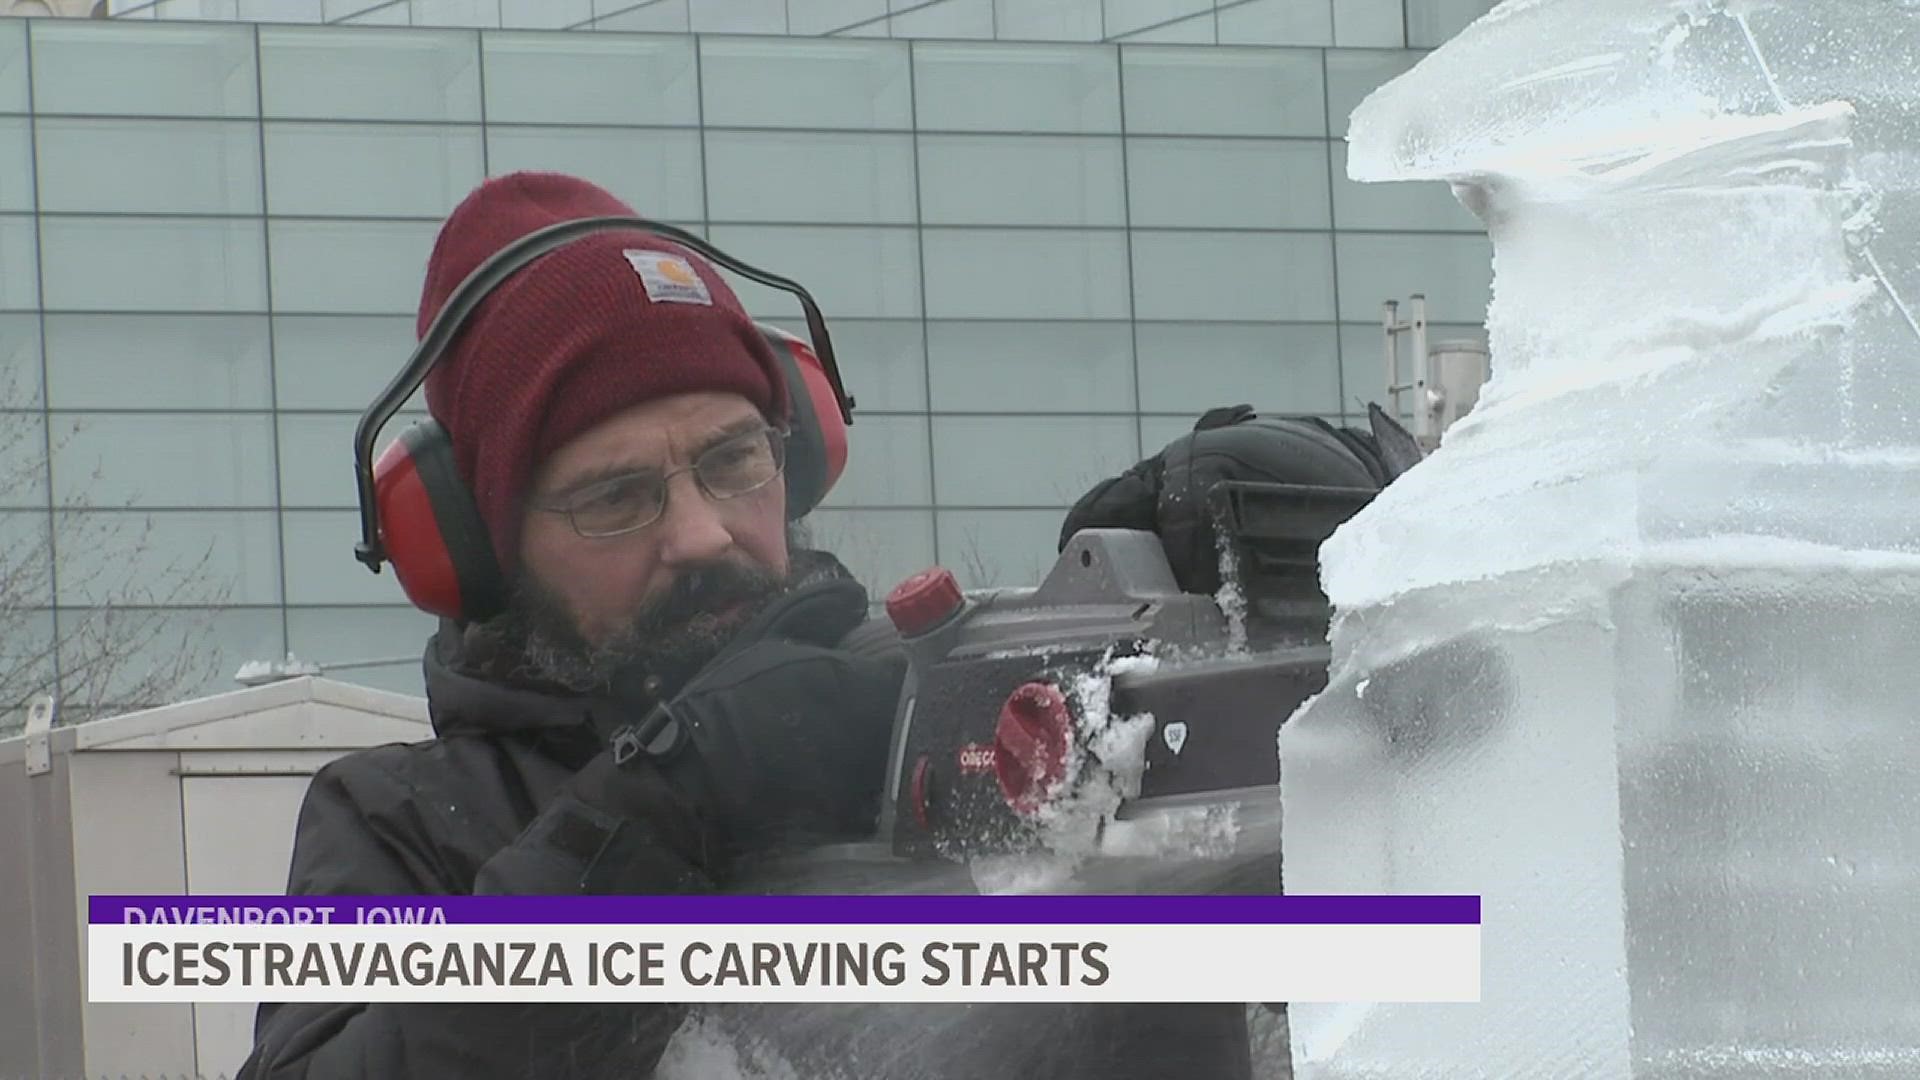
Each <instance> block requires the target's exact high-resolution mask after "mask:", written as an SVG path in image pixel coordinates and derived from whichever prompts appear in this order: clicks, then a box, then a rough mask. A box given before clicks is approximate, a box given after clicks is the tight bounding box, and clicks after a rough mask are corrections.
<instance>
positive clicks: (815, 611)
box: [666, 580, 906, 854]
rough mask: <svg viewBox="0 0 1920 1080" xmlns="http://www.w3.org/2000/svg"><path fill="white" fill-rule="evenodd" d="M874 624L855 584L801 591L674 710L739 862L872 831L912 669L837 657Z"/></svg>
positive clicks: (726, 654)
mask: <svg viewBox="0 0 1920 1080" xmlns="http://www.w3.org/2000/svg"><path fill="white" fill-rule="evenodd" d="M866 613H867V593H866V590H865V589H863V588H861V587H860V585H859V584H857V583H855V582H852V581H845V580H842V581H832V582H825V583H821V584H817V585H809V586H804V587H802V588H800V589H796V590H795V591H794V592H792V593H790V594H788V595H787V596H785V597H783V598H781V599H780V600H779V601H777V602H776V603H775V604H774V605H773V606H772V607H770V608H769V609H768V610H767V611H765V612H763V613H762V614H761V615H760V616H759V617H758V618H756V619H754V620H753V622H751V623H749V624H748V625H747V627H746V628H745V629H743V630H742V631H741V633H740V634H739V635H738V636H737V637H736V638H735V639H734V641H733V642H731V643H730V644H729V645H728V647H727V648H726V649H725V650H723V651H722V653H721V654H720V655H719V656H718V657H717V658H715V659H714V661H713V662H712V663H711V664H709V665H708V666H707V667H706V668H704V669H703V670H702V671H701V672H700V673H699V674H698V675H696V676H694V677H693V679H692V680H690V681H689V682H688V684H687V686H686V688H685V689H684V690H682V691H681V692H680V693H679V694H678V695H677V696H675V697H674V699H673V700H672V701H670V702H668V703H667V706H666V709H667V711H668V713H669V714H671V716H672V718H673V720H674V722H675V723H677V724H678V725H679V726H680V727H681V728H682V729H683V730H684V732H685V737H686V740H687V742H688V743H689V746H688V752H687V753H686V754H684V755H682V756H680V757H678V758H676V759H675V761H674V762H673V764H672V765H671V766H670V768H672V769H673V770H674V771H675V775H676V776H679V777H683V778H685V779H686V780H687V782H688V783H689V786H691V787H694V788H695V789H696V790H698V791H699V792H700V794H701V796H702V798H701V801H702V803H703V804H704V805H705V807H706V808H707V809H708V810H709V811H710V812H711V813H712V815H713V819H714V824H715V825H716V826H717V829H718V831H719V834H720V836H721V837H722V838H723V840H724V843H725V846H726V848H727V849H728V853H729V854H739V853H743V852H748V851H766V850H769V849H771V848H774V847H778V846H785V845H798V844H803V843H808V842H819V841H822V840H832V839H847V838H852V837H858V836H863V835H865V834H866V833H868V832H870V831H871V829H872V827H873V823H874V819H875V813H876V810H877V807H878V799H879V795H880V788H881V785H882V784H883V782H884V781H885V773H886V755H887V748H888V745H889V743H890V742H891V739H892V731H893V716H894V710H895V708H896V706H897V705H898V702H899V698H900V684H901V681H902V679H903V678H904V677H905V674H906V657H905V655H904V653H895V654H892V655H888V656H882V657H868V656H860V655H856V654H854V653H852V652H849V651H846V650H843V649H840V648H837V647H836V646H837V645H838V644H839V642H840V641H841V639H843V638H844V637H846V635H847V633H848V632H849V631H850V630H852V629H853V628H854V627H855V626H857V625H859V624H860V622H861V621H862V620H864V619H865V618H866Z"/></svg>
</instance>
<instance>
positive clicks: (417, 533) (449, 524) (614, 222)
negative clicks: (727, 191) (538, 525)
mask: <svg viewBox="0 0 1920 1080" xmlns="http://www.w3.org/2000/svg"><path fill="white" fill-rule="evenodd" d="M610 229H637V230H641V231H644V232H650V233H655V234H658V235H660V236H664V237H666V238H668V239H670V240H673V241H674V242H676V243H678V244H680V245H682V246H683V247H686V248H687V249H689V250H691V251H694V252H697V253H698V254H700V255H702V256H704V257H705V258H706V259H708V260H709V261H711V262H713V263H714V264H716V265H718V266H721V267H724V268H726V269H728V270H731V271H733V272H734V273H736V274H739V275H740V276H741V277H744V278H747V279H749V280H752V281H757V282H759V283H760V284H762V285H767V286H770V287H772V288H775V289H780V290H781V291H783V292H789V293H792V294H793V295H794V296H796V297H798V298H799V300H800V306H801V309H802V310H803V311H804V312H805V313H806V318H807V333H808V336H809V337H810V338H811V339H812V341H811V343H809V342H806V341H802V340H801V339H800V338H798V337H795V336H794V335H792V334H788V333H785V332H784V331H780V330H775V329H773V328H771V327H761V332H762V333H763V334H765V335H766V337H767V341H768V344H770V345H771V346H773V350H774V355H775V356H776V357H778V358H779V360H780V366H781V368H782V370H783V372H784V373H785V376H786V383H787V397H788V400H789V401H791V402H792V409H793V416H792V418H791V422H790V426H791V434H790V435H789V437H788V440H787V463H786V473H785V477H784V479H785V481H786V487H787V517H788V518H790V519H791V518H799V517H801V516H803V515H805V514H806V513H807V512H808V511H810V510H812V509H813V508H814V507H815V506H818V505H819V504H820V500H821V499H823V498H825V497H826V494H827V492H828V491H830V490H832V488H833V485H834V483H835V481H837V480H839V479H840V473H841V471H842V470H843V469H844V468H845V467H846V463H847V427H848V426H849V425H851V424H852V423H853V405H854V403H853V399H852V398H851V397H849V396H847V391H846V386H845V385H844V384H843V383H842V382H841V380H840V368H839V365H838V364H836V363H835V362H834V358H833V342H832V340H831V339H830V338H829V337H828V336H827V324H826V320H825V318H823V317H822V316H821V314H820V308H819V307H818V305H816V304H815V303H814V302H813V297H812V296H811V295H809V294H808V293H807V291H806V290H805V289H803V288H801V287H800V286H799V285H798V284H796V283H795V282H792V281H789V280H788V279H786V278H783V277H779V276H777V275H774V274H769V273H767V272H766V271H764V270H760V269H758V268H756V267H753V266H749V265H748V264H746V263H743V262H741V261H739V260H738V259H735V258H733V257H732V256H730V255H727V254H726V253H725V252H722V251H720V250H719V249H717V248H715V247H713V246H711V245H709V244H708V243H707V242H706V241H704V240H702V239H700V238H699V237H697V236H694V235H693V234H691V233H688V232H686V231H684V230H681V229H676V228H674V227H673V226H671V225H662V224H660V223H658V222H653V221H648V220H646V219H644V218H628V217H596V218H581V219H579V220H576V221H565V222H561V223H560V224H558V225H552V226H549V227H547V228H544V229H540V230H538V231H536V232H532V233H529V234H527V235H526V236H524V237H522V238H520V239H519V240H517V241H515V242H513V243H512V244H509V245H507V246H506V247H504V248H502V249H500V251H498V252H496V253H495V254H494V255H493V256H492V257H491V258H489V259H488V260H487V261H486V262H484V263H481V264H480V265H479V266H478V267H477V268H475V269H474V271H473V273H472V274H469V275H468V276H467V279H466V280H465V281H462V282H461V283H460V286H459V288H457V289H455V290H454V291H453V294H452V295H450V296H448V297H447V302H446V303H445V304H444V305H443V306H442V307H441V309H440V313H439V314H438V315H437V316H435V317H434V320H433V324H432V325H431V326H429V327H427V332H426V333H425V334H423V335H421V338H420V343H419V344H418V345H416V346H415V347H414V350H413V355H412V356H411V357H409V358H408V360H407V363H406V366H405V367H403V368H402V369H401V370H400V373H399V374H398V375H395V376H394V378H393V381H392V382H390V383H388V384H387V388H386V389H385V390H383V391H381V393H380V396H379V397H378V398H377V399H375V400H374V402H373V404H371V405H369V406H368V407H367V411H366V412H365V413H363V414H362V415H361V417H360V426H359V428H358V429H357V430H356V431H355V432H354V437H353V465H354V480H355V483H356V484H357V486H358V488H359V493H360V542H359V543H358V544H355V545H354V557H355V558H357V559H359V560H360V561H361V562H362V563H365V564H366V566H367V568H368V569H369V570H372V571H373V572H374V573H376V574H377V573H379V572H380V565H381V563H383V562H391V563H392V564H393V573H394V576H395V577H397V578H398V579H399V580H400V588H401V589H402V590H404V591H405V592H406V594H407V599H409V600H411V601H413V604H414V606H415V607H418V608H420V609H421V610H423V611H426V612H428V613H430V614H434V615H439V616H441V617H443V618H449V619H454V620H459V621H471V620H480V619H485V618H488V617H490V616H492V615H495V614H497V613H499V611H500V610H501V608H502V607H504V606H505V604H506V600H507V583H506V580H505V577H504V575H502V573H501V572H500V563H499V560H498V559H496V558H495V557H494V551H493V545H492V542H491V541H490V540H489V539H488V536H487V528H486V524H485V522H484V521H482V519H481V517H480V510H479V507H477V506H476V505H475V504H474V501H473V495H472V493H471V492H469V491H468V489H467V486H466V483H465V482H464V481H463V480H461V478H460V472H459V469H458V468H456V467H455V465H454V460H453V443H452V440H451V439H449V438H448V436H447V433H446V432H445V431H444V430H443V429H442V428H441V427H440V425H439V424H437V423H435V422H433V421H431V420H429V421H425V422H423V423H419V424H415V425H413V426H412V427H410V428H408V429H407V430H406V431H404V432H402V433H401V435H400V437H399V438H398V439H395V440H394V441H393V443H392V444H391V445H389V446H388V447H387V449H386V450H385V452H383V453H382V454H381V455H380V458H379V460H378V461H377V462H376V461H374V458H373V444H374V441H375V440H376V439H377V438H378V437H379V434H380V429H381V428H383V427H385V426H386V424H387V422H388V421H389V420H391V419H393V415H394V413H396V412H398V411H399V409H400V406H401V404H402V403H404V402H405V401H406V400H407V399H408V398H409V397H412V396H413V393H414V391H416V390H418V389H419V388H420V384H421V383H423V382H425V381H426V378H427V372H429V371H431V370H432V369H433V365H434V364H435V363H437V362H438V361H439V359H440V357H441V356H442V355H443V354H445V352H446V350H447V347H448V346H449V345H450V344H451V343H452V342H453V339H454V338H455V337H457V336H459V333H460V329H461V327H462V326H463V325H464V324H465V323H466V321H467V319H468V318H469V317H470V316H471V315H472V314H473V311H474V309H476V308H478V307H479V306H480V302H481V301H482V300H484V299H486V297H487V295H488V294H489V293H491V292H492V291H493V290H494V289H495V288H497V287H499V285H500V283H501V282H503V281H505V280H506V279H507V278H509V277H511V276H512V275H513V274H514V272H515V271H518V270H520V269H522V268H524V267H525V266H526V265H527V264H528V263H531V262H532V261H533V260H535V259H537V258H539V257H540V256H542V255H545V254H546V253H548V252H550V251H553V250H554V249H556V248H559V247H562V246H564V245H566V244H568V243H571V242H572V241H574V240H578V239H580V238H581V237H583V236H586V235H589V234H591V233H596V232H603V231H607V230H610Z"/></svg>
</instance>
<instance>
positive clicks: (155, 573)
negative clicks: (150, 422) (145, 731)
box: [0, 374, 231, 730]
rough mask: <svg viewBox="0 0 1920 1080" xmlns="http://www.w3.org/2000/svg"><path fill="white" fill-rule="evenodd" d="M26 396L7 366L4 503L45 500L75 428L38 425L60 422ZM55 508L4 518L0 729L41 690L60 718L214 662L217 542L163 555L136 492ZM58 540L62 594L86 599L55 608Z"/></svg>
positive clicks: (90, 713)
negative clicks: (114, 500) (102, 502)
mask: <svg viewBox="0 0 1920 1080" xmlns="http://www.w3.org/2000/svg"><path fill="white" fill-rule="evenodd" d="M30 402H31V399H30V398H29V397H28V396H27V395H26V394H24V393H23V392H22V391H21V387H20V385H19V376H18V375H17V374H10V375H6V376H0V505H5V506H15V507H20V506H38V505H45V504H46V502H47V498H48V496H47V494H46V491H47V485H48V484H50V483H51V482H52V480H51V477H50V470H49V468H48V461H49V451H50V450H51V452H52V453H53V454H56V455H57V454H58V453H59V451H60V450H61V449H63V448H65V447H66V446H67V445H68V444H69V443H70V441H71V440H72V439H73V437H74V436H75V434H76V433H77V432H78V431H79V430H80V427H79V425H78V424H77V423H75V424H71V425H69V426H68V427H67V428H66V430H64V431H56V430H53V429H52V428H48V429H46V430H43V429H42V427H41V423H42V421H43V418H44V422H45V423H47V424H49V425H51V424H54V423H55V421H53V420H52V419H51V418H49V417H47V416H46V414H44V413H42V412H40V411H38V410H37V409H33V408H32V407H31V404H30ZM91 478H92V479H95V480H97V479H99V478H100V470H98V469H95V470H94V472H93V475H92V477H91ZM52 509H53V514H52V516H51V519H49V516H48V515H47V513H46V512H44V511H40V512H35V511H31V510H29V511H25V512H20V511H14V512H9V513H7V514H5V515H4V516H3V519H0V520H4V524H5V526H6V528H5V535H0V730H4V729H5V728H7V727H11V726H16V725H17V724H18V723H19V718H20V717H22V716H24V713H25V707H26V704H27V702H28V701H29V700H31V699H32V698H34V697H36V696H38V695H40V694H43V693H51V694H53V695H54V696H55V699H56V700H57V701H58V702H59V708H58V712H57V714H56V715H57V716H58V717H59V718H60V721H61V722H62V723H75V722H80V721H84V720H89V719H92V718H94V717H96V716H100V715H105V714H108V713H111V712H117V711H122V710H125V709H129V708H141V707H145V706H149V705H158V704H164V703H166V702H169V701H174V700H178V699H179V698H180V697H182V696H184V695H185V694H186V693H189V692H191V691H192V690H194V689H195V688H197V687H199V686H201V685H203V684H204V683H205V682H206V681H207V680H208V679H209V678H210V677H211V676H212V675H213V665H214V664H216V663H217V662H218V661H219V657H218V655H217V654H216V652H215V650H213V649H212V648H210V647H209V646H208V645H207V634H208V631H209V630H210V628H211V626H212V622H213V618H214V616H215V615H217V614H218V611H219V609H220V608H221V607H223V606H224V605H225V604H226V603H227V601H228V599H229V597H230V595H231V585H230V584H229V583H228V582H226V581H225V580H224V579H223V577H222V575H221V573H220V572H219V568H218V567H216V566H214V565H213V551H212V546H211V545H209V546H208V549H207V550H206V551H205V552H202V553H201V554H199V555H198V556H197V557H192V558H182V557H175V558H171V559H166V560H164V561H162V560H160V559H159V558H158V556H159V547H158V544H157V543H156V540H155V536H154V522H153V518H152V517H151V516H150V515H146V514H141V513H138V512H137V510H136V509H135V504H134V502H133V500H131V499H129V500H128V501H127V502H126V503H124V504H122V505H121V506H120V507H118V508H103V507H100V506H98V505H96V504H95V503H93V502H92V501H91V500H90V499H89V498H88V497H87V496H86V495H85V493H84V491H83V492H81V493H78V494H74V495H72V496H70V497H67V498H65V499H62V500H61V501H60V502H59V503H58V504H56V505H54V506H53V508H52ZM56 548H57V550H58V552H59V554H60V558H59V560H58V567H57V570H58V584H59V593H60V596H63V597H68V598H71V597H76V596H84V597H89V598H91V602H90V603H88V604H83V605H79V606H63V607H61V608H60V609H59V611H58V614H57V616H56V614H55V611H54V605H55V602H56V599H57V597H56V596H55V589H54V586H55V577H56V565H55V551H56ZM156 563H158V565H156ZM56 669H57V670H58V672H59V678H58V683H59V685H58V686H56V685H55V682H56V678H55V671H56Z"/></svg>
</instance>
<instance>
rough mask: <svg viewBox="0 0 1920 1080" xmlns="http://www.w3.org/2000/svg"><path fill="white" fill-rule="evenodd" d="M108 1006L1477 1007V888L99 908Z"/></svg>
mask: <svg viewBox="0 0 1920 1080" xmlns="http://www.w3.org/2000/svg"><path fill="white" fill-rule="evenodd" d="M87 922H88V925H87V996H88V1000H90V1001H97V1002H221V1001H226V1002H259V1001H355V1002H374V1001H413V1002H420V1001H446V1002H452V1001H470V1002H482V1001H492V1002H504V1001H527V1002H531V1001H541V1002H561V1001H574V1002H616V1001H630V1002H647V1001H660V1002H669V1001H670V1002H799V1001H832V1002H894V1003H899V1002H979V1001H994V1002H1008V1001H1052V1002H1101V1001H1133V1002H1269V1001H1270V1002H1281V1001H1287V1002H1306V1001H1354V1002H1389V1001H1392V1002H1472V1001H1478V1000H1479V998H1480V898H1479V897H1476V896H592V897H579V896H573V897H548V896H437V897H423V896H384V897H370V896H355V897H280V896H94V897H90V898H89V902H88V917H87Z"/></svg>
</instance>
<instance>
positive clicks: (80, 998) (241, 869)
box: [0, 677, 431, 1078]
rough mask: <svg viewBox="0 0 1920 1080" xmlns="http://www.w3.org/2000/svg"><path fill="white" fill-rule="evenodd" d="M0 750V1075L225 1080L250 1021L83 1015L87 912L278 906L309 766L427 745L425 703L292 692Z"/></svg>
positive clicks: (208, 1013) (137, 717) (35, 728)
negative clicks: (198, 897) (207, 903)
mask: <svg viewBox="0 0 1920 1080" xmlns="http://www.w3.org/2000/svg"><path fill="white" fill-rule="evenodd" d="M48 719H49V717H48V716H47V714H46V712H45V711H44V710H35V715H34V716H33V718H32V720H31V721H30V722H29V724H28V728H27V731H26V732H25V733H24V734H22V735H19V736H15V737H13V738H9V739H6V740H0V866H5V867H7V868H9V869H8V872H7V875H6V878H5V883H4V884H0V970H4V971H6V972H7V973H8V977H7V978H4V979H0V1076H45V1077H82V1076H84V1077H89V1078H91V1077H102V1076H111V1077H119V1076H122V1075H125V1076H167V1077H178V1076H187V1077H195V1076H198V1077H220V1076H231V1075H233V1073H234V1072H235V1070H237V1069H238V1068H239V1066H240V1063H241V1062H242V1061H244V1060H245V1058H246V1055H247V1051H248V1048H249V1046H250V1045H251V1043H252V1030H253V1007H252V1006H250V1005H172V1004H161V1005H91V1004H88V1003H87V1002H86V989H85V986H84V985H83V980H84V972H85V970H86V965H85V964H84V963H82V955H83V954H82V950H83V948H84V943H85V931H86V910H87V897H88V896H90V895H94V894H100V893H186V892H193V893H279V892H282V891H284V890H285V888H286V875H287V859H288V855H289V852H290V851H291V848H292V843H293V826H294V819H295V816H296V815H297V813H298V811H299V808H300V801H301V798H302V797H303V796H304V795H305V793H306V789H307V784H308V782H309V779H310V778H311V777H312V776H313V774H314V772H315V771H316V770H317V769H319V768H320V766H322V765H324V764H326V763H327V762H328V761H331V760H332V759H334V758H336V757H339V756H341V755H343V754H346V753H349V752H351V751H354V750H358V749H362V748H365V747H370V746H378V745H381V744H383V743H392V742H413V741H417V740H420V739H424V738H427V737H428V736H429V735H431V729H430V727H429V725H428V722H427V707H426V702H425V701H424V700H423V699H421V698H416V697H408V696H405V695H402V694H394V693H389V692H387V691H383V690H371V689H368V688H366V687H361V686H353V685H350V684H347V683H340V682H334V681H332V680H329V679H324V678H312V677H309V678H298V679H290V680H287V681H284V682H277V683H270V684H268V685H265V686H258V687H253V688H250V689H246V690H237V691H234V692H233V693H228V694H219V695H216V696H214V697H208V698H201V699H198V700H195V701H187V702H182V703H180V704H177V705H168V706H164V707H162V708H157V709H148V710H145V711H142V712H136V713H128V714H126V715H124V716H117V717H113V718H110V719H105V720H98V721H94V722H92V723H87V724H79V725H75V726H72V727H55V728H52V729H51V730H48V729H47V727H46V724H47V721H48Z"/></svg>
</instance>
